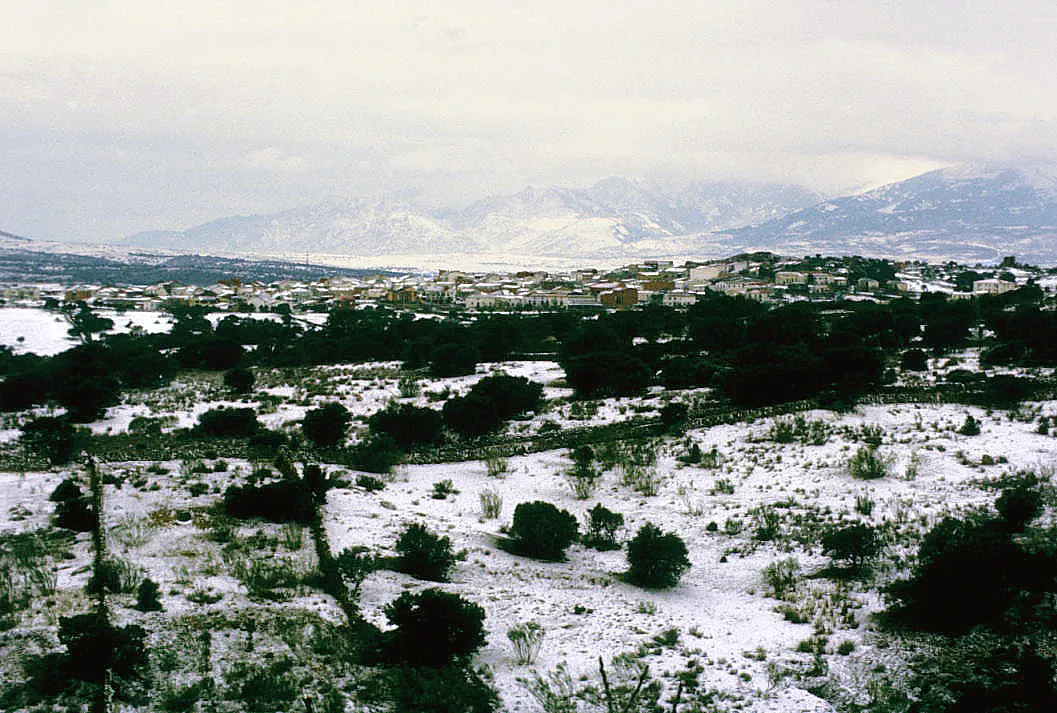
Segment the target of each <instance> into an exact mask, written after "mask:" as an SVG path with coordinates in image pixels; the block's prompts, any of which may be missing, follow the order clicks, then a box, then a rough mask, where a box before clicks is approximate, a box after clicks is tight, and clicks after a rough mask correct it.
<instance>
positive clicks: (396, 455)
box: [352, 433, 404, 473]
mask: <svg viewBox="0 0 1057 713" xmlns="http://www.w3.org/2000/svg"><path fill="white" fill-rule="evenodd" d="M403 457H404V454H403V452H402V451H401V450H400V449H399V448H398V447H397V445H396V442H395V441H393V438H392V436H389V435H388V434H384V433H383V434H381V435H375V436H371V437H370V438H368V439H367V440H366V441H364V442H363V443H360V444H357V445H356V447H355V448H353V449H352V464H353V466H354V467H355V468H356V469H357V470H365V471H367V472H368V473H388V472H390V471H391V470H392V469H393V466H394V465H396V464H397V463H399V462H400V459H401V458H403Z"/></svg>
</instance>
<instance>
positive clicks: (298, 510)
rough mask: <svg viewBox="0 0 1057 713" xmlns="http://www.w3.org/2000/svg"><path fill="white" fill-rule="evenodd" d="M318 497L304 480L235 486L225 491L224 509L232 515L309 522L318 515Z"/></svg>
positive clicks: (275, 520) (277, 520)
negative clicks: (316, 502)
mask: <svg viewBox="0 0 1057 713" xmlns="http://www.w3.org/2000/svg"><path fill="white" fill-rule="evenodd" d="M315 507H316V505H315V499H314V498H313V497H312V492H311V491H310V490H309V489H308V487H307V486H306V485H305V483H304V481H301V480H282V481H279V482H277V483H266V484H264V485H260V486H252V485H247V486H237V485H232V486H231V487H229V488H228V489H227V490H225V491H224V512H225V513H227V514H228V515H230V516H231V517H237V518H242V519H245V518H251V517H260V518H264V519H265V520H270V521H272V522H300V523H303V524H307V523H310V522H312V520H313V519H314V518H315V512H316V511H315Z"/></svg>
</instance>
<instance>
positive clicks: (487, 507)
mask: <svg viewBox="0 0 1057 713" xmlns="http://www.w3.org/2000/svg"><path fill="white" fill-rule="evenodd" d="M478 497H479V498H480V500H481V515H482V517H484V519H486V520H494V519H496V518H497V517H499V513H500V512H501V511H502V510H503V496H502V495H500V494H499V491H498V490H496V489H495V488H486V489H485V490H482V491H481V493H480V495H479V496H478Z"/></svg>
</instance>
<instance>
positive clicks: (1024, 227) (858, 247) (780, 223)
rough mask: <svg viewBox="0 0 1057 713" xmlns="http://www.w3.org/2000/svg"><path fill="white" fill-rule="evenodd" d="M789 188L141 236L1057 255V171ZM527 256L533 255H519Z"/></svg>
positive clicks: (206, 242)
mask: <svg viewBox="0 0 1057 713" xmlns="http://www.w3.org/2000/svg"><path fill="white" fill-rule="evenodd" d="M819 199H820V196H818V195H817V194H813V193H811V192H809V191H807V190H805V189H803V188H799V187H796V186H784V185H745V184H731V183H691V184H686V185H681V186H677V185H673V184H664V183H661V182H650V181H631V180H628V179H624V178H611V179H607V180H605V181H601V182H599V183H596V184H595V185H593V186H590V187H587V188H583V189H568V188H554V187H551V188H542V189H535V188H526V189H525V190H523V191H521V192H520V193H517V194H514V195H507V196H494V197H491V198H487V199H484V200H481V201H478V202H477V203H475V204H473V205H471V206H469V207H467V208H465V209H458V210H456V209H446V210H433V211H429V210H426V209H424V208H422V207H418V206H416V205H414V204H412V203H410V202H406V201H396V200H388V199H384V200H359V201H351V202H348V201H336V200H332V201H326V202H324V203H321V204H318V205H314V206H307V207H303V208H297V209H294V210H290V211H286V212H283V213H278V214H274V215H262V216H243V217H232V218H223V219H220V220H217V221H213V222H211V223H207V224H205V225H201V226H198V227H195V228H191V229H189V230H185V231H166V232H152V233H141V234H138V235H134V236H130V237H129V238H127V239H126V240H125V242H126V243H127V244H129V245H137V246H149V247H156V248H157V247H164V248H173V249H180V250H190V251H199V252H217V251H235V252H256V253H264V254H297V253H299V252H308V253H330V254H332V255H334V256H347V257H349V258H355V257H360V258H366V257H378V256H384V255H393V256H400V259H402V260H404V261H405V262H406V263H407V264H411V263H413V262H415V256H418V258H420V259H424V258H428V259H429V260H432V258H433V256H438V255H452V256H454V255H458V254H461V255H467V254H476V255H478V256H482V257H484V256H488V255H495V256H512V257H510V262H511V263H513V264H516V263H517V262H518V261H519V260H520V261H522V262H524V261H525V259H526V258H528V257H529V256H531V258H533V259H536V260H540V259H545V258H566V259H571V258H575V259H584V260H588V259H595V260H601V259H614V258H621V257H623V258H627V259H637V258H643V257H695V258H699V259H700V258H708V257H719V256H721V255H723V254H732V253H735V252H738V251H746V250H772V251H775V252H778V253H782V254H792V255H806V254H815V253H824V254H839V255H853V254H859V255H865V256H872V257H890V258H898V259H919V260H929V261H948V260H955V261H960V262H965V263H970V264H971V263H975V262H984V263H995V262H999V261H1001V259H1002V258H1003V257H1005V256H1007V255H1016V256H1017V257H1018V258H1019V259H1021V260H1022V261H1024V262H1027V263H1030V264H1041V265H1049V264H1052V263H1054V262H1055V261H1057V240H1055V238H1057V179H1055V178H1054V174H1053V172H1052V171H1049V170H1043V169H1016V168H971V167H970V168H967V167H960V168H950V169H941V170H937V171H932V172H929V173H926V174H923V175H920V176H916V177H914V178H911V179H908V180H905V181H901V182H898V183H893V184H890V185H887V186H883V187H881V188H877V189H874V190H871V191H867V192H865V193H862V194H858V195H850V196H843V197H838V198H832V199H828V200H824V201H822V202H819ZM517 256H521V257H520V258H518V257H517Z"/></svg>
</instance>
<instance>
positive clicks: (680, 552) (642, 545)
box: [627, 522, 690, 589]
mask: <svg viewBox="0 0 1057 713" xmlns="http://www.w3.org/2000/svg"><path fill="white" fill-rule="evenodd" d="M627 557H628V574H627V576H628V581H630V582H631V583H632V584H635V585H638V586H640V587H648V588H657V589H663V588H668V587H674V586H675V585H676V584H678V583H679V578H680V577H682V576H683V572H685V571H686V570H687V569H688V568H689V567H690V560H689V558H688V557H687V550H686V543H684V542H683V540H682V539H681V538H679V537H678V536H677V535H674V534H672V533H668V532H661V530H660V528H658V527H657V526H656V525H654V524H653V523H649V522H648V523H646V524H645V525H643V526H642V527H641V528H639V531H638V534H636V535H635V537H634V538H633V539H632V540H631V542H629V543H628V555H627Z"/></svg>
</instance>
